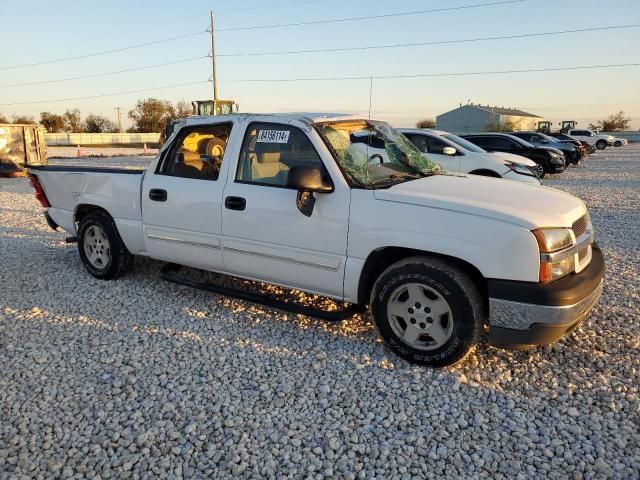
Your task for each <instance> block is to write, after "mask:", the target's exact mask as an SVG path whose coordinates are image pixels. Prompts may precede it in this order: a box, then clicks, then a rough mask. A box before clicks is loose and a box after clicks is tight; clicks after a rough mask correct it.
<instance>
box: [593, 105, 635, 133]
mask: <svg viewBox="0 0 640 480" xmlns="http://www.w3.org/2000/svg"><path fill="white" fill-rule="evenodd" d="M630 123H631V119H630V118H629V117H625V116H624V112H623V111H622V110H620V111H619V112H618V113H614V114H613V115H609V116H608V117H607V118H605V119H604V120H599V121H597V122H596V123H590V124H589V128H591V129H592V130H601V131H603V132H617V131H620V130H629V128H630V127H629V124H630Z"/></svg>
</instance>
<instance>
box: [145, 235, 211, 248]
mask: <svg viewBox="0 0 640 480" xmlns="http://www.w3.org/2000/svg"><path fill="white" fill-rule="evenodd" d="M147 238H150V239H152V240H160V241H163V242H172V243H181V244H184V245H190V246H192V247H201V248H210V249H212V250H220V245H212V244H210V243H199V242H191V241H189V240H181V239H179V238H172V237H161V236H159V235H147Z"/></svg>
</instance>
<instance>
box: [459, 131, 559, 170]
mask: <svg viewBox="0 0 640 480" xmlns="http://www.w3.org/2000/svg"><path fill="white" fill-rule="evenodd" d="M461 136H462V137H464V138H466V139H467V140H469V141H470V142H471V143H475V144H476V145H478V146H479V147H481V148H484V149H485V150H486V151H488V152H507V153H513V154H515V155H522V156H523V157H527V158H529V159H531V160H533V161H534V162H536V163H537V164H538V174H539V176H540V178H542V177H544V175H545V174H547V173H561V172H563V171H564V168H565V158H564V154H563V153H562V152H561V151H560V150H558V149H556V148H551V147H546V146H545V147H542V146H535V145H532V144H530V143H529V142H526V141H524V140H522V139H521V138H518V137H514V136H513V135H509V134H507V133H473V134H467V135H461Z"/></svg>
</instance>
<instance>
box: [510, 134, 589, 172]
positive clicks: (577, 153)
mask: <svg viewBox="0 0 640 480" xmlns="http://www.w3.org/2000/svg"><path fill="white" fill-rule="evenodd" d="M510 134H511V135H513V136H514V137H518V138H521V139H522V140H524V141H526V142H529V143H531V144H532V145H536V146H538V147H553V148H557V149H558V150H560V151H562V153H564V158H566V160H567V164H569V163H572V164H574V165H577V164H578V163H580V160H581V159H582V157H583V156H584V155H582V149H578V148H576V146H575V145H574V144H573V142H567V141H564V140H560V139H557V138H553V137H550V136H548V135H545V134H544V133H539V132H510Z"/></svg>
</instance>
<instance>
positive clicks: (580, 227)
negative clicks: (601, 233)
mask: <svg viewBox="0 0 640 480" xmlns="http://www.w3.org/2000/svg"><path fill="white" fill-rule="evenodd" d="M588 222H589V219H588V217H587V215H586V214H585V215H583V216H582V217H580V218H579V219H578V220H576V221H575V222H573V225H571V230H573V234H574V235H575V236H576V238H580V236H581V235H582V234H584V232H586V231H587V223H588Z"/></svg>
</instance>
